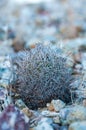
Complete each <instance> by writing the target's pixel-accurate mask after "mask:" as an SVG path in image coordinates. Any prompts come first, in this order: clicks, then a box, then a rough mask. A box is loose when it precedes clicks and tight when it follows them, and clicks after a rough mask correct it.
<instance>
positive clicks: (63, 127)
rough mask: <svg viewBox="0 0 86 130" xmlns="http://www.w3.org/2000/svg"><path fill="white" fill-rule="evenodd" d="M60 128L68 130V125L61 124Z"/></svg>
mask: <svg viewBox="0 0 86 130" xmlns="http://www.w3.org/2000/svg"><path fill="white" fill-rule="evenodd" d="M60 130H68V126H61V127H60Z"/></svg>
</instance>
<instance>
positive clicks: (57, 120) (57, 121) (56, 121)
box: [53, 116, 60, 124]
mask: <svg viewBox="0 0 86 130" xmlns="http://www.w3.org/2000/svg"><path fill="white" fill-rule="evenodd" d="M53 121H54V123H58V124H60V118H59V116H56V117H54V118H53Z"/></svg>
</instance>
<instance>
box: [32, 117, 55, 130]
mask: <svg viewBox="0 0 86 130" xmlns="http://www.w3.org/2000/svg"><path fill="white" fill-rule="evenodd" d="M51 124H52V121H50V119H49V120H48V119H47V118H43V119H41V121H39V123H38V125H37V126H36V127H35V128H34V130H54V129H53V127H52V125H51Z"/></svg>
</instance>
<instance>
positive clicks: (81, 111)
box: [66, 105, 86, 124]
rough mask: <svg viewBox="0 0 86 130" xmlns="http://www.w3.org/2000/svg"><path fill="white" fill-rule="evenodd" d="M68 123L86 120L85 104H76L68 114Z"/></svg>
mask: <svg viewBox="0 0 86 130" xmlns="http://www.w3.org/2000/svg"><path fill="white" fill-rule="evenodd" d="M66 120H67V123H68V124H71V123H72V122H75V121H83V120H86V108H85V107H84V106H79V105H77V106H75V107H73V108H72V109H71V111H70V112H69V113H68V115H67V119H66Z"/></svg>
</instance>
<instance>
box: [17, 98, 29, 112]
mask: <svg viewBox="0 0 86 130" xmlns="http://www.w3.org/2000/svg"><path fill="white" fill-rule="evenodd" d="M15 105H16V106H17V107H18V108H20V109H21V110H22V109H23V108H27V106H26V105H25V103H24V102H23V101H22V100H21V99H18V100H16V102H15Z"/></svg>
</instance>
